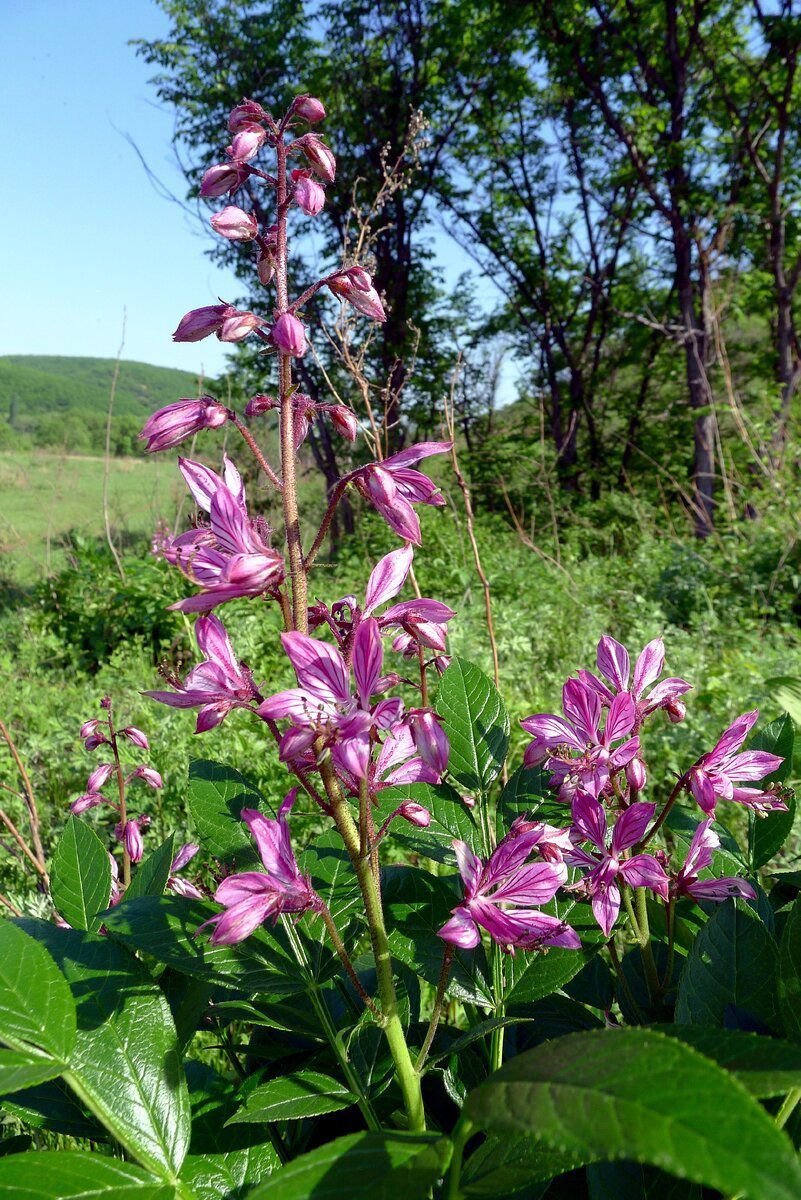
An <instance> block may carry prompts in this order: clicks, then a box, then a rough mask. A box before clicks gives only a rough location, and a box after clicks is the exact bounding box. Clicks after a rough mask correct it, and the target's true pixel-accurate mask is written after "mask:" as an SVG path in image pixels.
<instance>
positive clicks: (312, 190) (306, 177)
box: [292, 169, 325, 217]
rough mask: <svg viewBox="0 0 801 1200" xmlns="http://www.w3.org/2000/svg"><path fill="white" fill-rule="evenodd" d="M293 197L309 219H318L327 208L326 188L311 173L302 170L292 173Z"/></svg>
mask: <svg viewBox="0 0 801 1200" xmlns="http://www.w3.org/2000/svg"><path fill="white" fill-rule="evenodd" d="M292 183H293V185H294V186H293V189H292V195H293V196H294V197H295V203H296V204H297V206H298V208H299V209H301V211H302V212H305V213H306V216H308V217H316V216H317V214H318V213H319V212H321V211H322V209H323V208H324V207H325V188H324V187H323V185H322V184H321V183H318V182H317V180H316V179H315V178H314V177H313V175H312V173H311V172H310V171H302V170H300V169H298V170H295V171H293V172H292Z"/></svg>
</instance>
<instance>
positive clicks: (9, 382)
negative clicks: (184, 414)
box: [0, 354, 209, 454]
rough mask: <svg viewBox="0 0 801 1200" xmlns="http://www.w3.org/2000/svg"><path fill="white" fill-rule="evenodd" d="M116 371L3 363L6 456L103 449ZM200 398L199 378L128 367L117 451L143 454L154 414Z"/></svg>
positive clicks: (118, 410)
mask: <svg viewBox="0 0 801 1200" xmlns="http://www.w3.org/2000/svg"><path fill="white" fill-rule="evenodd" d="M114 367H115V362H114V359H111V358H69V357H56V356H47V355H22V354H18V355H6V356H3V357H0V449H2V448H5V449H12V448H13V449H31V448H37V447H47V448H52V449H58V450H63V451H67V452H68V453H69V452H73V453H85V452H86V451H100V450H102V448H103V445H104V441H105V427H106V414H107V411H108V403H109V392H110V388H111V381H112V378H113V375H114ZM205 386H206V387H208V386H209V385H208V382H207V383H206V385H205ZM197 394H198V378H197V376H194V375H190V374H187V373H186V372H184V371H177V370H174V369H173V368H171V367H153V366H150V364H148V363H140V362H126V361H123V362H121V363H120V373H119V378H118V381H117V389H116V393H115V399H114V417H113V422H112V449H113V452H114V453H115V454H131V453H138V452H139V451H140V447H139V446H138V445H137V434H138V431H139V429H140V428H141V426H142V423H143V422H144V420H145V419H146V418H147V417H148V416H149V414H150V413H151V412H153V411H154V409H157V408H161V407H163V406H164V405H165V404H170V403H172V401H174V400H177V399H179V398H180V397H181V396H196V395H197Z"/></svg>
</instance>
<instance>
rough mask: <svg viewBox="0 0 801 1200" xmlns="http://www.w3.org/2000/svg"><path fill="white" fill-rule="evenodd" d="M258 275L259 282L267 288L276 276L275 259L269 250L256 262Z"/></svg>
mask: <svg viewBox="0 0 801 1200" xmlns="http://www.w3.org/2000/svg"><path fill="white" fill-rule="evenodd" d="M256 274H257V275H258V277H259V282H260V283H263V284H264V286H265V287H267V284H268V283H270V281H271V280H272V277H273V275H275V259H274V258H273V256H272V254H271V253H270V251H269V250H262V252H261V253H260V254H259V257H258V259H257V261H256Z"/></svg>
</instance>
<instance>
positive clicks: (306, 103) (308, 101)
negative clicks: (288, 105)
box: [292, 96, 325, 125]
mask: <svg viewBox="0 0 801 1200" xmlns="http://www.w3.org/2000/svg"><path fill="white" fill-rule="evenodd" d="M292 112H293V113H296V114H297V116H299V117H303V119H304V121H308V122H309V124H311V125H316V124H317V122H318V121H322V119H323V117H324V116H325V108H324V107H323V104H322V102H321V101H320V100H316V99H315V97H314V96H296V97H295V99H294V100H293V101H292Z"/></svg>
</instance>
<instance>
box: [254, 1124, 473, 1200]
mask: <svg viewBox="0 0 801 1200" xmlns="http://www.w3.org/2000/svg"><path fill="white" fill-rule="evenodd" d="M450 1153H451V1143H450V1141H449V1140H448V1138H443V1137H436V1136H433V1135H432V1136H429V1137H426V1136H425V1135H418V1136H411V1135H404V1134H394V1135H393V1134H383V1133H357V1134H351V1135H349V1136H348V1137H341V1138H337V1139H336V1141H333V1142H328V1143H327V1144H326V1145H325V1146H320V1147H319V1148H318V1149H317V1150H312V1151H311V1152H310V1153H309V1154H302V1155H301V1156H300V1157H299V1158H296V1159H293V1161H292V1162H291V1163H288V1164H287V1166H285V1167H282V1168H281V1170H280V1171H276V1172H275V1174H274V1175H272V1176H271V1177H270V1178H269V1179H268V1181H267V1182H266V1183H264V1184H262V1185H261V1186H260V1187H257V1188H255V1189H254V1190H253V1192H251V1193H250V1194H249V1196H248V1200H308V1198H309V1197H310V1196H313V1197H314V1200H359V1198H360V1197H365V1198H369V1200H397V1198H398V1196H402V1197H403V1198H404V1200H423V1198H424V1197H427V1196H428V1195H429V1193H430V1191H431V1188H432V1187H433V1185H434V1184H435V1183H436V1181H437V1180H438V1179H439V1178H440V1177H441V1176H442V1175H443V1174H444V1172H445V1169H446V1167H447V1165H448V1161H449V1159H450Z"/></svg>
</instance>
